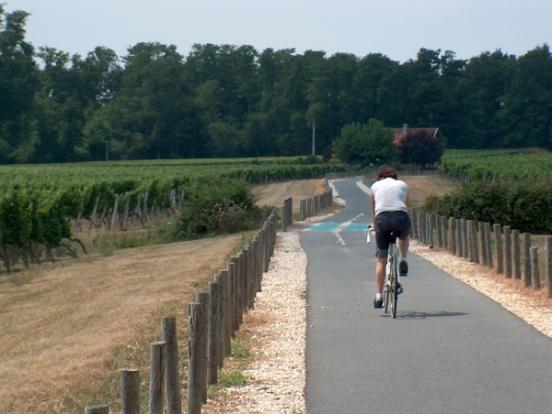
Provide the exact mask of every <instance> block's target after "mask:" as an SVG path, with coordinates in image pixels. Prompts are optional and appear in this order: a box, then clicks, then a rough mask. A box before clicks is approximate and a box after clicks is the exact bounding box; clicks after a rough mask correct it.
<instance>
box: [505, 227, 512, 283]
mask: <svg viewBox="0 0 552 414" xmlns="http://www.w3.org/2000/svg"><path fill="white" fill-rule="evenodd" d="M504 273H505V276H506V277H507V278H511V277H512V228H511V227H510V226H504Z"/></svg>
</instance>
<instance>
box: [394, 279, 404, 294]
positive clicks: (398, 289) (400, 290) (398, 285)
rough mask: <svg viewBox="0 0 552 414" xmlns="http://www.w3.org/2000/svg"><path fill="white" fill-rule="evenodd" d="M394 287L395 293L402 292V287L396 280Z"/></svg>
mask: <svg viewBox="0 0 552 414" xmlns="http://www.w3.org/2000/svg"><path fill="white" fill-rule="evenodd" d="M395 289H397V295H400V294H401V293H403V288H402V286H401V284H400V283H398V282H397V287H396V288H395Z"/></svg>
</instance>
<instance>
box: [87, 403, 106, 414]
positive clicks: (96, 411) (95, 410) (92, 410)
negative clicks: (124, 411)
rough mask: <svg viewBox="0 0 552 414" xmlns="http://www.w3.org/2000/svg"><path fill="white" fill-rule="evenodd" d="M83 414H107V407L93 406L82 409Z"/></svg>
mask: <svg viewBox="0 0 552 414" xmlns="http://www.w3.org/2000/svg"><path fill="white" fill-rule="evenodd" d="M84 414H109V405H93V406H88V407H86V408H85V409H84Z"/></svg>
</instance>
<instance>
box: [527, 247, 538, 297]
mask: <svg viewBox="0 0 552 414" xmlns="http://www.w3.org/2000/svg"><path fill="white" fill-rule="evenodd" d="M529 255H530V256H531V285H532V286H533V289H537V290H538V289H540V288H541V283H540V272H539V249H538V247H531V250H530V253H529Z"/></svg>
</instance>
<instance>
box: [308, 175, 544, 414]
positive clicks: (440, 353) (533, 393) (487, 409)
mask: <svg viewBox="0 0 552 414" xmlns="http://www.w3.org/2000/svg"><path fill="white" fill-rule="evenodd" d="M355 182H356V179H347V180H341V181H337V182H336V187H337V190H338V191H339V193H340V196H341V197H342V198H343V199H345V200H346V202H347V207H346V208H345V209H344V210H343V211H342V212H340V213H339V214H337V215H335V216H333V217H330V218H328V219H326V220H324V223H325V224H322V225H317V226H311V227H310V228H309V229H308V230H307V231H304V230H303V231H302V233H301V244H302V246H303V248H304V249H305V251H306V253H307V256H308V268H307V272H308V295H307V296H308V313H307V315H308V322H307V323H308V325H307V326H308V327H307V350H306V358H307V387H306V401H307V412H308V413H310V414H322V413H332V414H334V413H335V414H338V413H340V414H341V413H343V414H345V413H383V412H385V413H392V414H401V413H512V414H519V413H543V414H544V413H547V414H549V413H552V340H551V339H549V338H547V337H545V336H543V335H542V334H540V333H539V332H538V331H536V330H535V329H534V328H532V327H530V326H529V325H527V324H526V323H525V322H523V321H522V320H521V319H519V318H517V317H516V316H514V315H512V314H511V313H509V312H508V311H506V310H504V309H503V308H502V307H501V306H500V305H498V304H496V303H495V302H493V301H491V300H490V299H488V298H487V297H485V296H484V295H482V294H480V293H479V292H477V291H475V290H473V289H471V288H470V287H468V286H466V285H465V284H463V283H462V282H460V281H458V280H456V279H454V278H453V277H451V276H449V275H447V274H446V273H444V272H443V271H441V270H439V269H438V268H436V267H435V266H433V265H432V264H430V263H429V262H427V261H425V260H423V259H421V258H420V257H417V256H414V255H411V256H410V258H409V265H410V276H409V277H408V278H407V279H403V280H404V282H403V286H404V288H405V289H404V290H405V292H404V294H402V295H400V297H399V307H398V316H397V319H396V320H392V319H391V318H390V317H388V316H385V315H384V313H383V311H381V310H376V309H373V305H372V299H373V295H374V280H373V279H374V277H373V274H374V273H373V272H374V267H375V257H374V255H375V246H373V243H372V244H370V245H367V244H366V232H365V231H362V230H361V229H363V228H365V226H366V224H367V223H368V221H369V215H368V213H369V207H368V205H369V204H368V199H367V196H366V194H364V193H363V192H362V191H361V190H360V189H359V188H358V187H357V186H356V184H355ZM352 219H354V221H353V222H352V223H348V222H349V221H350V220H352ZM342 223H345V224H342ZM336 232H337V233H338V234H337V235H336V234H334V233H336ZM338 236H340V237H338ZM340 239H341V240H340Z"/></svg>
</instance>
